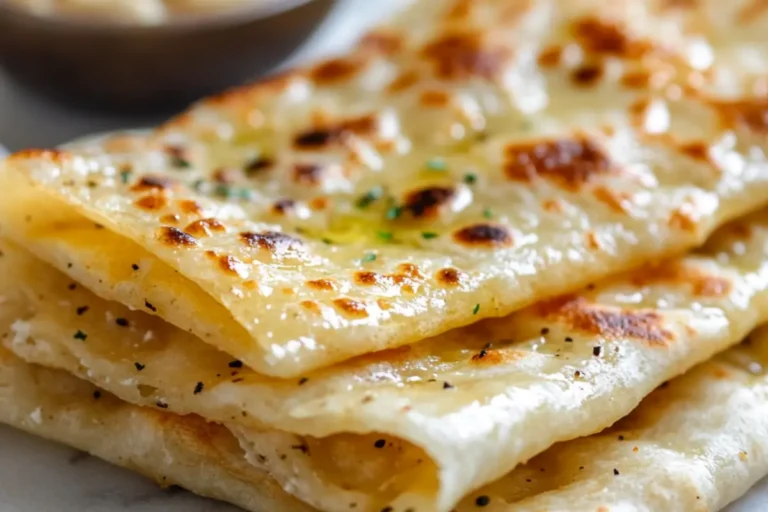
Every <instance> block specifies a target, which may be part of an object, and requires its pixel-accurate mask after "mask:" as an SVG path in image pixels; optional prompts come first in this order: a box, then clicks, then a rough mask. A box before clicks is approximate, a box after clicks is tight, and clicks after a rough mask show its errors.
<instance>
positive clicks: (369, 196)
mask: <svg viewBox="0 0 768 512" xmlns="http://www.w3.org/2000/svg"><path fill="white" fill-rule="evenodd" d="M383 196H384V189H383V188H381V187H373V188H372V189H371V190H369V191H368V192H366V193H365V194H363V196H362V197H360V199H358V200H357V207H358V208H367V207H368V206H370V205H371V204H372V203H373V202H375V201H376V200H378V199H381V198H382V197H383Z"/></svg>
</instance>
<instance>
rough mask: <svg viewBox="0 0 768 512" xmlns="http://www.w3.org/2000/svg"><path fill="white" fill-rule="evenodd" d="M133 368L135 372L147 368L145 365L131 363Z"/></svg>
mask: <svg viewBox="0 0 768 512" xmlns="http://www.w3.org/2000/svg"><path fill="white" fill-rule="evenodd" d="M133 366H135V367H136V370H138V371H141V370H143V369H144V368H146V367H147V365H145V364H141V363H133Z"/></svg>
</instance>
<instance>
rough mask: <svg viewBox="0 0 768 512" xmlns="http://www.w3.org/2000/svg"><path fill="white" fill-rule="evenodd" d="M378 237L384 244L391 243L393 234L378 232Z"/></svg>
mask: <svg viewBox="0 0 768 512" xmlns="http://www.w3.org/2000/svg"><path fill="white" fill-rule="evenodd" d="M376 236H377V237H379V239H380V240H382V241H384V242H391V241H392V232H391V231H377V232H376Z"/></svg>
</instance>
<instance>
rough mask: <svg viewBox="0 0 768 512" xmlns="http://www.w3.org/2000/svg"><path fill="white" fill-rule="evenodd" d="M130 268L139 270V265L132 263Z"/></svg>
mask: <svg viewBox="0 0 768 512" xmlns="http://www.w3.org/2000/svg"><path fill="white" fill-rule="evenodd" d="M131 268H132V269H133V270H139V266H138V265H137V264H135V263H134V264H133V265H131Z"/></svg>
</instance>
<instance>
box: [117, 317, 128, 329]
mask: <svg viewBox="0 0 768 512" xmlns="http://www.w3.org/2000/svg"><path fill="white" fill-rule="evenodd" d="M115 323H116V324H117V325H119V326H120V327H128V320H127V319H126V318H116V319H115Z"/></svg>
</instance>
